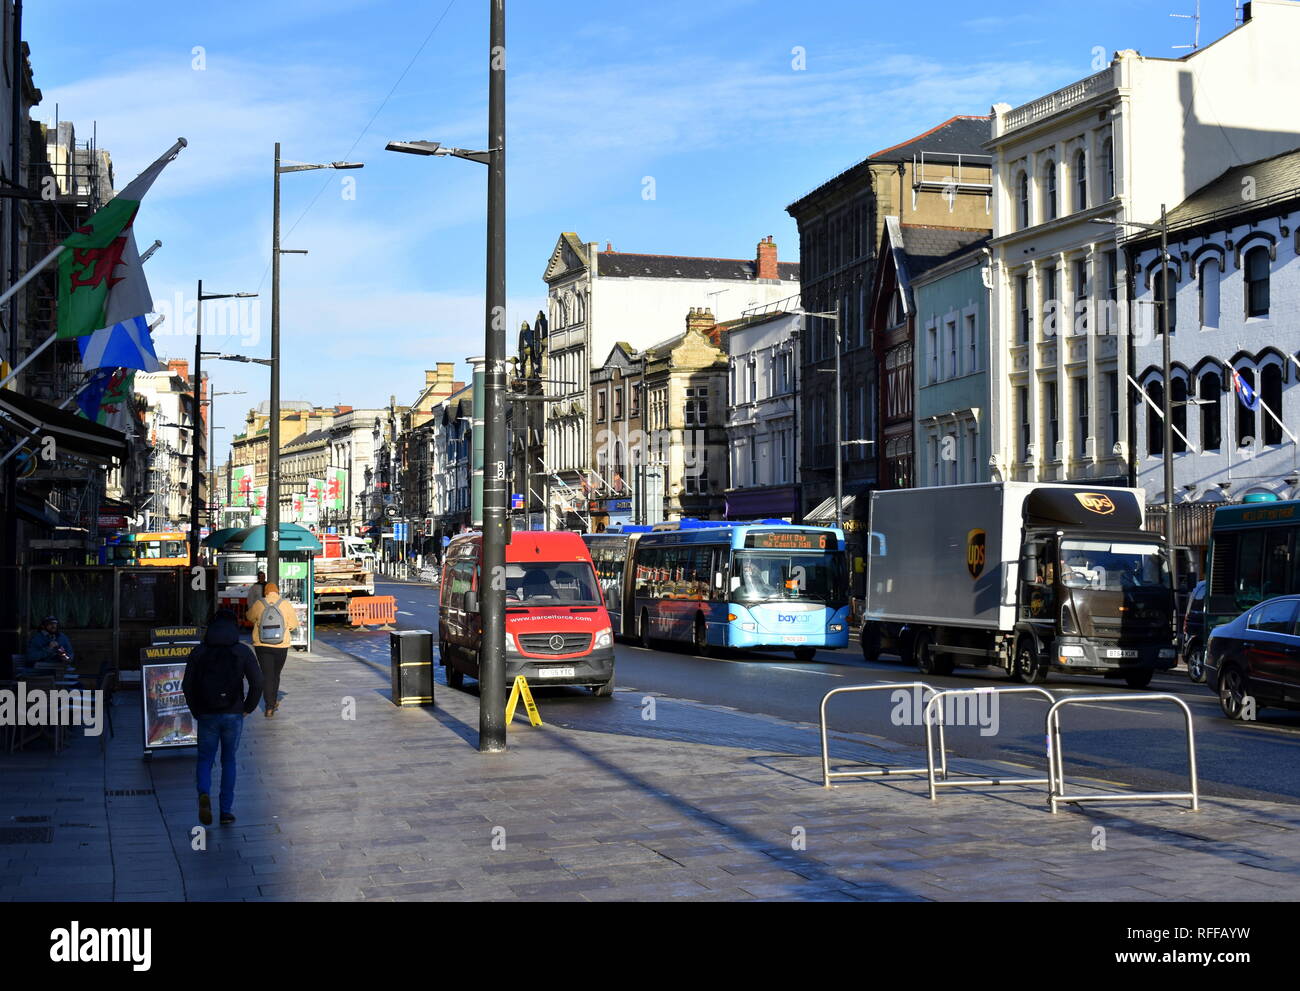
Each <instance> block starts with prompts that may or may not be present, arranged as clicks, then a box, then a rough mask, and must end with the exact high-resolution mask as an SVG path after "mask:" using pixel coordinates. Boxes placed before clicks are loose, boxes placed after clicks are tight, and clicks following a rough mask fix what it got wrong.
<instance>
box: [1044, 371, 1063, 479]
mask: <svg viewBox="0 0 1300 991" xmlns="http://www.w3.org/2000/svg"><path fill="white" fill-rule="evenodd" d="M1044 399H1045V401H1046V403H1047V424H1046V426H1047V434H1046V436H1045V437H1044V438H1043V440H1044V441H1045V442H1046V444H1047V450H1046V451H1044V452H1043V457H1044V458H1047V459H1050V460H1052V461H1055V460H1057V458H1056V444H1057V441H1059V440H1060V439H1061V428H1060V418H1059V414H1060V403H1059V400H1060V396H1059V393H1058V390H1057V387H1056V383H1055V382H1049V383H1048V385H1047V389H1046V396H1045V397H1044Z"/></svg>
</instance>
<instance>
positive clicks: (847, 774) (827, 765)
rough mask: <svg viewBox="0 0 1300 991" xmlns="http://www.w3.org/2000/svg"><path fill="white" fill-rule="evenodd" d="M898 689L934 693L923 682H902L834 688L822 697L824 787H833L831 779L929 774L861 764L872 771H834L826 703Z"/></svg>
mask: <svg viewBox="0 0 1300 991" xmlns="http://www.w3.org/2000/svg"><path fill="white" fill-rule="evenodd" d="M897 688H909V689H911V688H923V689H925V690H926V691H927V692H933V691H934V689H933V688H931V687H930V686H929V685H927V684H925V682H922V681H900V682H887V683H884V684H880V685H850V686H849V687H848V688H833V689H831V690H830V691H829V692H827V693H826V694H825V695H823V696H822V704H821V730H822V787H824V788H829V787H830V786H831V778H881V777H888V776H898V775H903V774H928V773H929V769H928V768H925V767H879V766H876V765H869V764H859V765H858V766H859V767H871V768H872V770H870V771H832V770H831V761H830V748H829V744H828V743H827V738H826V703H827V702H829V701H830V698H831V696H832V695H846V694H848V693H850V692H881V691H886V690H889V689H897ZM939 744H940V746H942V745H943V726H942V725H940V726H939Z"/></svg>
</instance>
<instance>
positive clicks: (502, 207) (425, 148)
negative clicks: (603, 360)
mask: <svg viewBox="0 0 1300 991" xmlns="http://www.w3.org/2000/svg"><path fill="white" fill-rule="evenodd" d="M488 3H489V5H490V8H491V30H490V38H489V49H488V149H489V150H487V151H466V150H465V149H463V148H446V147H443V146H442V145H441V144H439V143H437V142H434V141H394V142H390V143H389V144H388V146H387V147H388V150H389V151H399V152H405V153H408V154H416V155H450V156H453V157H455V158H465V159H468V160H470V161H474V162H479V163H481V164H485V165H487V166H488V197H487V199H488V202H487V294H486V305H485V311H486V312H485V315H484V316H485V319H484V323H485V327H484V349H483V353H484V358H485V362H486V369H485V374H484V393H485V399H486V402H485V403H484V417H485V419H486V421H487V423H486V431H485V433H486V437H485V438H484V444H483V462H484V472H483V576H484V579H485V580H484V582H483V586H482V590H481V595H480V599H479V603H480V606H479V608H480V612H481V616H482V620H483V645H482V648H481V649H480V651H479V675H480V677H479V742H478V748H479V751H480V752H482V753H499V752H502V751H504V750H505V749H506V719H505V702H506V682H505V625H504V622H505V585H504V583H503V582H502V581H500V580H499V579H500V577H501V576H503V575H504V574H505V559H506V517H507V514H508V512H509V505H508V503H509V500H508V498H507V485H506V477H505V475H506V472H505V467H506V419H505V402H504V400H505V389H506V362H505V358H506V223H505V221H506V147H505V146H506V3H505V0H488Z"/></svg>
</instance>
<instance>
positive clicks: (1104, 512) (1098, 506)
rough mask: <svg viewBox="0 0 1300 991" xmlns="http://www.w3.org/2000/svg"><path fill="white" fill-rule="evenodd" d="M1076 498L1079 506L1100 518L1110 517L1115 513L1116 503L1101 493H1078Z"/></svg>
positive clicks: (1075, 495)
mask: <svg viewBox="0 0 1300 991" xmlns="http://www.w3.org/2000/svg"><path fill="white" fill-rule="evenodd" d="M1074 497H1075V498H1076V499H1078V500H1079V505H1081V506H1083V508H1084V509H1086V510H1087V511H1088V512H1090V513H1096V514H1097V515H1098V516H1109V515H1110V514H1111V513H1113V512H1115V503H1114V502H1112V501H1111V498H1110V496H1108V495H1103V494H1102V493H1100V492H1076V493H1075V494H1074Z"/></svg>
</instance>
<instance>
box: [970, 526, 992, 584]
mask: <svg viewBox="0 0 1300 991" xmlns="http://www.w3.org/2000/svg"><path fill="white" fill-rule="evenodd" d="M986 543H987V538H986V537H985V535H984V531H983V530H972V531H971V532H970V533H968V534H966V570H967V571H969V572H970V576H971V577H972V578H978V577H979V576H980V575H981V574H982V573H983V571H984V558H985V553H986V551H985V545H986Z"/></svg>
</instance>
